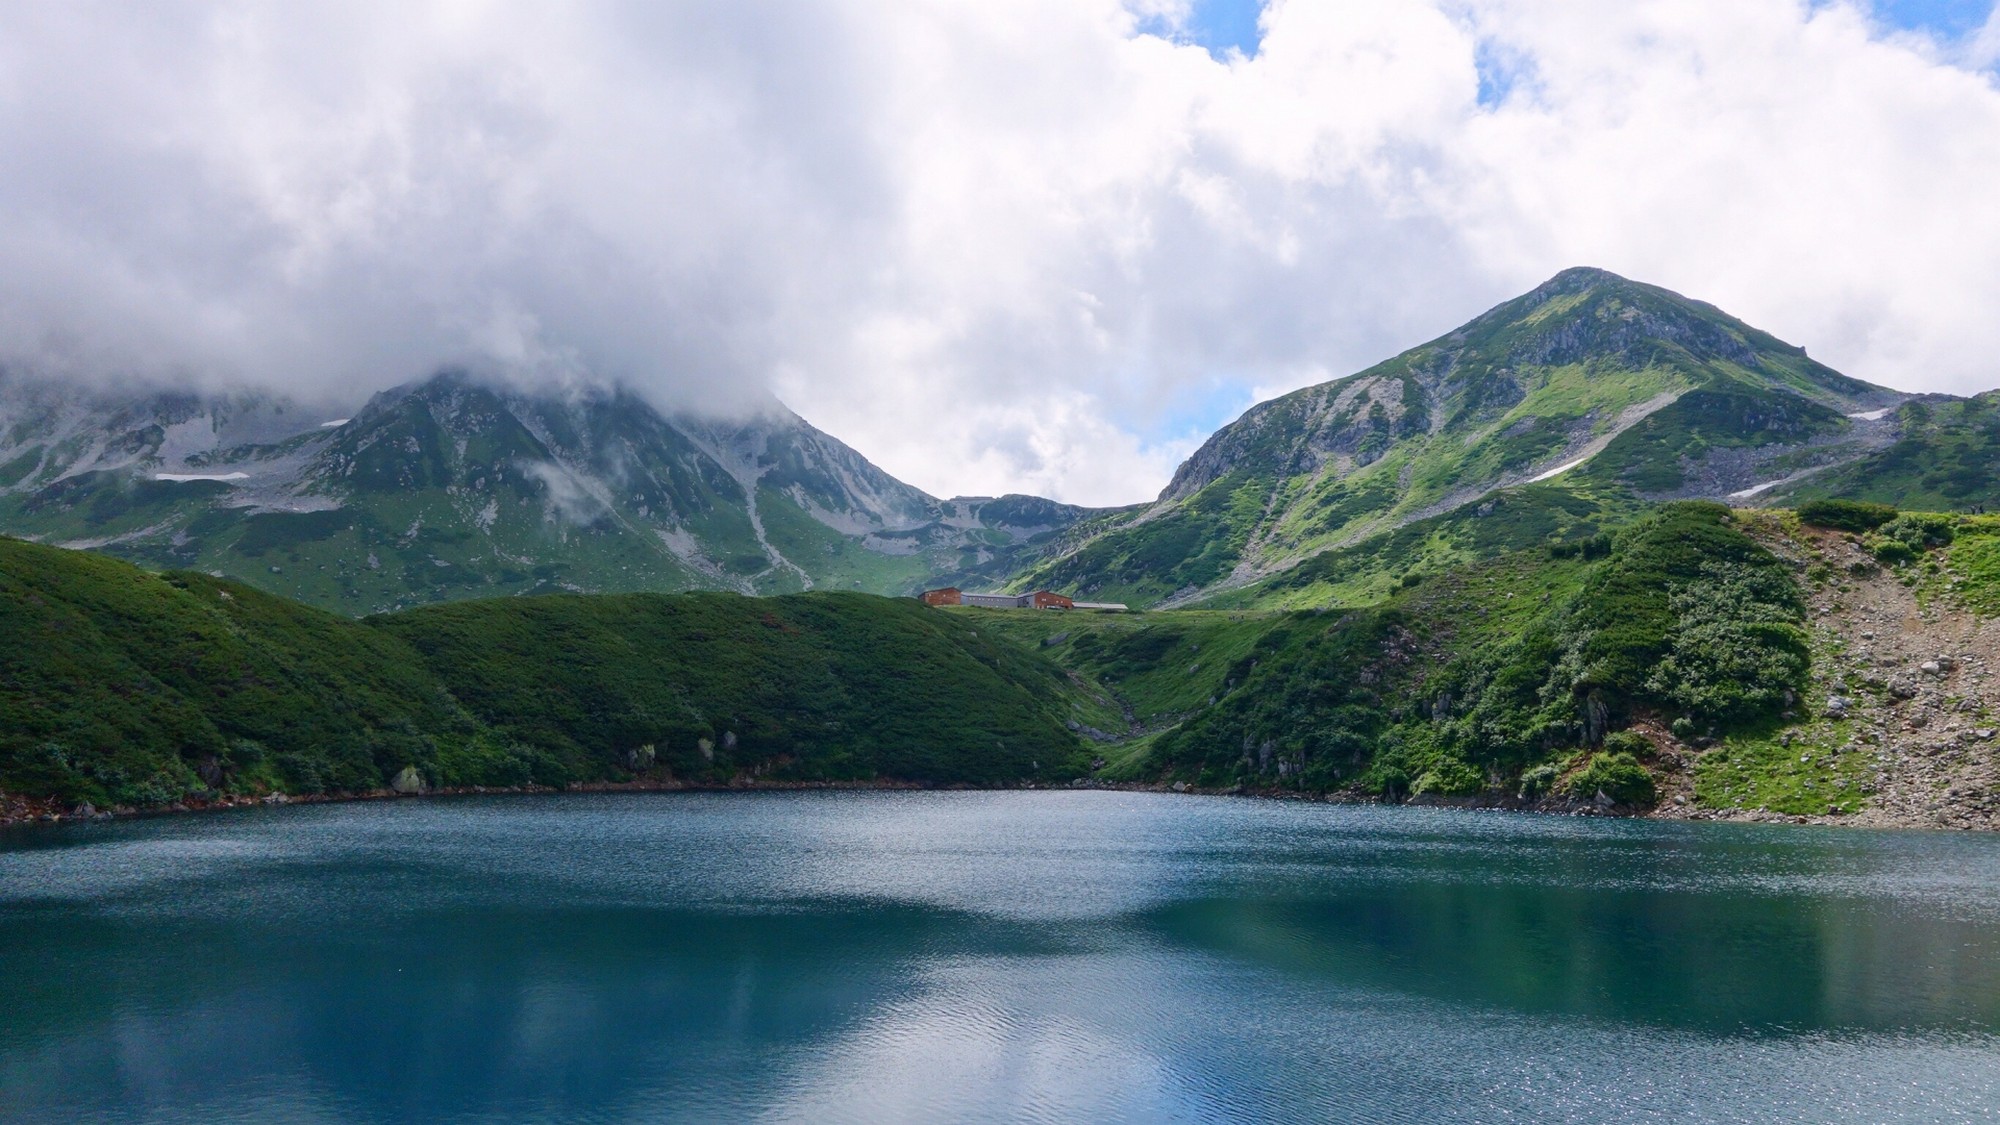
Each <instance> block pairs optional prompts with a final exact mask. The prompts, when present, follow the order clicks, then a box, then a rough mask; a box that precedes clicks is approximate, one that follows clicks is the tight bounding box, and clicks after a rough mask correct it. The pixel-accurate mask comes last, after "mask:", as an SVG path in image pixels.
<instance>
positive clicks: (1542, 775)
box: [1521, 764, 1562, 801]
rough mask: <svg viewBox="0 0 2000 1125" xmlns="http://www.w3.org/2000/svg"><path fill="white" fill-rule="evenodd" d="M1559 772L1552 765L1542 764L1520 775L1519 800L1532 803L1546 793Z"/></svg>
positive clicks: (1553, 783)
mask: <svg viewBox="0 0 2000 1125" xmlns="http://www.w3.org/2000/svg"><path fill="white" fill-rule="evenodd" d="M1561 772H1562V771H1560V770H1558V769H1556V767H1554V766H1552V765H1548V764H1543V765H1539V766H1536V767H1534V768H1533V769H1530V770H1528V771H1526V772H1524V773H1523V774H1521V799H1522V800H1525V801H1532V800H1534V799H1535V798H1537V797H1540V796H1542V795H1543V794H1545V793H1547V792H1548V791H1549V789H1550V788H1552V787H1553V786H1554V785H1555V783H1556V777H1557V776H1558V775H1559V774H1560V773H1561Z"/></svg>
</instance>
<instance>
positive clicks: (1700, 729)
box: [982, 497, 1811, 803]
mask: <svg viewBox="0 0 2000 1125" xmlns="http://www.w3.org/2000/svg"><path fill="white" fill-rule="evenodd" d="M1530 499H1532V497H1531V498H1530ZM1533 511H1534V509H1533V507H1532V505H1531V507H1530V513H1531V514H1532V512H1533ZM1499 516H1501V513H1500V511H1499V509H1497V508H1496V509H1495V511H1494V512H1492V513H1489V514H1488V518H1495V517H1499ZM1505 526H1506V527H1509V528H1512V530H1509V531H1506V532H1505V535H1504V536H1503V539H1505V538H1506V537H1507V536H1518V537H1519V538H1521V539H1523V540H1525V541H1527V542H1533V543H1535V545H1534V546H1531V547H1524V548H1519V549H1512V550H1509V549H1505V547H1504V546H1503V545H1502V542H1501V541H1496V542H1495V543H1494V544H1490V545H1489V546H1490V547H1491V548H1492V549H1491V550H1490V551H1489V552H1488V553H1487V554H1486V555H1485V556H1484V557H1481V558H1475V559H1472V560H1470V561H1461V562H1458V563H1457V564H1455V565H1444V566H1441V567H1440V568H1439V569H1437V570H1435V571H1416V572H1411V575H1410V577H1411V578H1413V580H1407V581H1398V582H1396V583H1395V584H1394V587H1393V589H1392V590H1391V591H1389V592H1388V593H1387V595H1386V596H1385V597H1382V598H1380V599H1378V600H1376V601H1375V602H1374V603H1373V604H1357V605H1356V607H1354V608H1322V609H1317V610H1310V611H1293V612H1278V613H1273V612H1256V611H1242V612H1236V613H1229V612H1213V611H1211V612H1188V611H1176V612H1170V613H1154V614H1147V615H1143V616H1138V617H1131V616H1124V615H1114V616H1109V617H1101V618H1100V617H1095V616H1088V617H1087V616H1082V615H1077V616H1069V617H1060V618H1051V617H1049V616H1047V615H1037V616H1032V617H1031V616H1028V615H1016V616H1015V617H1013V618H1009V619H1007V621H1006V623H1005V625H1003V626H998V627H1001V628H1005V629H1007V630H1008V631H1009V632H1010V633H1013V634H1015V635H1021V636H1022V639H1024V640H1027V641H1030V642H1032V643H1035V644H1037V645H1039V646H1040V648H1041V649H1042V651H1045V652H1047V653H1049V654H1050V655H1052V656H1054V657H1056V658H1057V659H1058V660H1060V661H1061V662H1063V663H1064V665H1065V666H1067V667H1069V668H1070V669H1071V670H1072V671H1073V672H1074V673H1076V674H1077V675H1078V676H1079V677H1081V678H1083V679H1084V680H1085V681H1086V682H1087V683H1090V684H1091V685H1093V687H1094V688H1095V689H1096V690H1098V691H1100V692H1102V693H1103V694H1105V695H1106V696H1109V697H1112V698H1113V699H1114V701H1116V702H1121V703H1123V704H1124V705H1125V706H1126V707H1128V708H1129V713H1128V716H1127V717H1128V721H1129V723H1130V727H1129V733H1130V735H1131V736H1132V737H1133V740H1134V741H1133V745H1132V748H1131V750H1130V751H1129V752H1128V753H1125V754H1119V753H1117V752H1115V751H1114V752H1111V753H1109V754H1108V756H1109V757H1110V758H1111V759H1112V767H1113V768H1112V773H1113V775H1114V776H1122V777H1133V778H1149V779H1162V780H1183V781H1187V782H1189V783H1192V784H1196V785H1199V786H1203V787H1208V788H1230V787H1234V786H1244V787H1248V788H1257V789H1268V788H1281V789H1297V790H1304V791H1331V790H1343V791H1348V792H1352V793H1356V794H1373V795H1381V796H1389V797H1404V796H1411V795H1425V794H1429V795H1436V796H1445V797H1471V796H1476V795H1479V794H1489V795H1500V796H1506V797H1520V796H1522V795H1523V794H1525V795H1526V796H1527V797H1529V798H1534V797H1537V796H1557V797H1560V796H1563V795H1564V794H1569V795H1574V796H1578V797H1594V796H1595V793H1596V792H1597V790H1598V789H1599V788H1606V787H1608V789H1609V791H1610V793H1611V795H1612V796H1613V797H1614V799H1617V800H1620V801H1625V802H1627V803H1644V800H1643V798H1644V796H1645V794H1646V793H1647V792H1649V791H1650V782H1649V781H1648V780H1647V777H1648V775H1647V773H1646V772H1645V771H1646V768H1647V766H1648V765H1649V764H1650V760H1651V759H1652V758H1653V757H1654V756H1655V754H1656V752H1657V750H1658V747H1657V746H1656V745H1655V743H1653V742H1648V741H1646V740H1644V739H1640V738H1637V737H1635V736H1633V735H1630V734H1626V733H1621V732H1623V731H1624V730H1625V728H1627V727H1630V726H1632V725H1634V724H1640V725H1643V726H1645V727H1646V728H1647V729H1649V730H1654V731H1657V732H1660V733H1661V734H1666V733H1667V732H1672V733H1673V734H1676V735H1678V736H1680V737H1683V738H1685V739H1687V740H1690V741H1693V740H1699V739H1705V738H1710V737H1721V736H1727V735H1729V734H1731V733H1733V732H1741V731H1747V730H1762V729H1765V728H1767V727H1771V726H1773V725H1775V724H1778V723H1780V722H1782V721H1783V715H1784V712H1785V711H1786V709H1787V708H1788V707H1789V706H1790V705H1791V702H1792V701H1793V700H1796V699H1797V698H1798V696H1799V695H1800V694H1801V693H1802V691H1803V690H1804V685H1805V683H1806V678H1807V676H1808V672H1809V670H1810V666H1811V663H1810V660H1811V656H1810V652H1809V651H1808V647H1807V645H1806V642H1805V639H1804V636H1805V634H1804V632H1803V623H1804V610H1803V602H1802V600H1801V594H1800V590H1799V587H1798V584H1797V580H1796V578H1795V576H1794V575H1793V573H1792V571H1791V569H1790V568H1789V567H1788V566H1787V565H1786V564H1785V563H1783V562H1782V561H1781V560H1780V559H1779V558H1777V557H1776V556H1774V555H1773V554H1772V553H1771V552H1769V551H1767V550H1765V549H1764V548H1763V547H1761V546H1759V545H1758V544H1757V543H1756V542H1754V541H1753V540H1752V539H1751V537H1750V536H1748V535H1746V534H1745V531H1744V530H1743V528H1742V527H1740V526H1739V525H1738V521H1737V519H1736V517H1734V516H1733V515H1732V514H1731V513H1730V512H1729V510H1728V509H1726V508H1723V507H1721V506H1720V505H1715V504H1706V503H1678V504H1670V505H1666V506H1664V507H1662V508H1660V509H1657V510H1655V511H1654V512H1652V513H1651V514H1649V515H1647V516H1645V517H1643V518H1641V519H1639V520H1638V521H1637V522H1636V523H1634V524H1632V525H1631V526H1629V527H1627V528H1625V529H1624V530H1622V531H1619V532H1618V533H1616V534H1615V535H1613V534H1604V533H1595V532H1593V533H1590V534H1589V535H1588V537H1585V538H1576V537H1571V538H1558V539H1556V540H1555V541H1553V542H1550V541H1548V540H1547V539H1546V538H1543V537H1542V536H1544V534H1545V532H1546V530H1547V529H1546V528H1544V527H1542V526H1541V524H1540V523H1539V522H1538V521H1537V520H1536V519H1534V518H1529V516H1526V515H1519V514H1517V515H1515V516H1512V517H1506V522H1505ZM1524 528H1525V529H1528V530H1522V529H1524ZM1506 541H1512V540H1511V539H1507V540H1506ZM987 616H988V617H990V618H992V619H994V620H995V621H996V622H998V621H999V619H1000V618H1002V616H1003V615H1001V614H998V613H990V614H987ZM1016 622H1018V624H1017V623H1016ZM992 627H994V626H982V628H992ZM1035 634H1039V635H1038V636H1037V635H1035ZM1607 746H1608V747H1609V749H1608V750H1607V749H1605V748H1606V747H1607ZM1600 759H1601V761H1600ZM1593 763H1597V764H1595V765H1594V764H1593ZM1593 771H1595V772H1593ZM1607 777H1609V778H1614V780H1611V781H1607V780H1606V778H1607Z"/></svg>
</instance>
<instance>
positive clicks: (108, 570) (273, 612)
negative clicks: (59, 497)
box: [0, 539, 1082, 807]
mask: <svg viewBox="0 0 2000 1125" xmlns="http://www.w3.org/2000/svg"><path fill="white" fill-rule="evenodd" d="M973 634H974V631H973V630H971V629H968V628H965V627H964V626H963V625H962V624H960V623H957V622H954V621H953V620H952V619H950V618H949V617H946V616H943V615H939V614H936V613H933V612H931V611H928V610H925V609H923V608H922V607H921V606H919V605H918V604H917V603H915V602H913V601H908V600H890V599H884V598H879V597H873V596H869V595H862V594H841V593H812V594H795V595H789V596H784V597H777V598H769V599H753V598H746V597H742V596H740V595H735V594H720V593H706V594H689V595H619V596H603V597H574V596H553V597H544V598H533V599H518V600H512V599H510V600H489V601H478V602H466V603H462V604H456V605H452V606H448V607H438V608H434V609H427V610H419V611H412V612H409V613H405V614H392V615H389V616H386V617H377V618H371V619H369V620H367V621H354V620H350V619H348V618H344V617H340V616H337V615H334V614H331V613H327V612H324V611H321V610H316V609H312V608H309V607H306V606H303V605H300V604H298V603H296V602H292V601H288V600H285V599H282V598H278V597H275V596H272V595H269V594H265V593H261V592H259V591H257V590H255V589H253V588H250V587H248V586H245V585H242V584H240V583H236V582H231V581H227V580H220V579H214V578H210V577H208V576H206V575H201V574H193V573H186V572H180V573H168V574H154V573H149V572H146V571H142V570H139V569H137V568H135V567H133V566H130V565H128V564H126V563H123V562H120V561H117V560H114V559H110V558H106V557H103V556H100V555H95V554H91V553H87V552H74V551H64V550H59V549H55V548H50V547H43V546H39V545H35V544H29V543H23V542H20V541H17V540H7V539H0V637H5V638H6V639H7V643H6V644H4V645H0V791H3V792H6V793H12V794H15V795H24V796H30V797H48V798H55V799H59V800H60V801H62V802H63V803H65V804H69V803H75V802H79V801H90V802H94V803H96V804H99V805H105V806H112V805H122V806H132V807H145V806H154V805H160V804H166V803H169V802H174V801H180V800H191V799H202V798H213V797H216V796H219V795H227V794H255V793H266V792H285V793H318V792H337V791H356V790H373V789H380V788H382V787H384V786H386V785H388V784H390V783H391V782H392V781H394V780H395V779H396V778H398V777H399V775H402V774H403V773H404V771H405V769H409V768H413V769H414V771H415V777H416V778H420V779H421V781H422V783H423V784H426V785H458V786H463V785H528V784H536V785H565V784H570V783H574V782H581V781H594V780H612V781H617V780H630V779H640V780H648V779H650V780H654V781H665V780H668V779H677V780H680V781H692V782H697V783H709V784H724V783H729V782H731V781H733V780H735V779H738V778H764V779H770V780H799V781H808V780H868V779H895V780H904V781H912V782H930V783H987V784H991V783H1001V782H1008V781H1017V780H1028V779H1034V778H1047V777H1061V778H1068V777H1072V776H1075V775H1076V774H1077V773H1078V772H1080V770H1081V769H1082V762H1081V760H1080V758H1079V748H1078V745H1077V742H1076V739H1075V738H1074V736H1073V735H1071V734H1070V733H1069V731H1068V730H1067V729H1066V728H1065V724H1066V722H1068V721H1069V720H1070V717H1071V715H1072V713H1073V712H1074V710H1075V706H1076V704H1075V701H1074V700H1073V699H1072V695H1073V692H1072V691H1071V688H1070V686H1069V681H1068V680H1067V678H1066V677H1064V676H1063V675H1062V674H1061V673H1060V672H1059V671H1058V670H1057V669H1056V668H1055V667H1054V666H1052V665H1051V664H1049V663H1048V662H1047V661H1046V660H1044V659H1043V658H1041V657H1040V656H1038V655H1035V654H1033V653H1030V652H1027V651H1025V650H1021V649H1019V648H1016V647H1014V646H1010V645H1006V644H1004V643H996V642H995V641H993V640H991V639H981V638H979V637H978V636H975V635H973Z"/></svg>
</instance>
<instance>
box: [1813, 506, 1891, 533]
mask: <svg viewBox="0 0 2000 1125" xmlns="http://www.w3.org/2000/svg"><path fill="white" fill-rule="evenodd" d="M1895 518H1896V509H1895V508H1893V507H1890V506H1889V505H1887V504H1874V503H1870V502H1868V501H1866V500H1808V501H1807V502H1805V503H1803V504H1800V505H1799V522H1801V523H1807V524H1811V525H1812V526H1814V527H1825V528H1831V529H1832V530H1834V531H1873V530H1875V529H1876V528H1878V527H1881V526H1882V525H1883V524H1885V523H1888V522H1889V521H1890V520H1892V519H1895Z"/></svg>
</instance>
